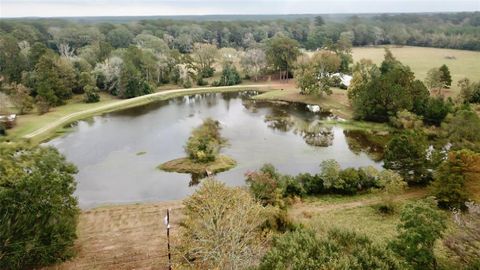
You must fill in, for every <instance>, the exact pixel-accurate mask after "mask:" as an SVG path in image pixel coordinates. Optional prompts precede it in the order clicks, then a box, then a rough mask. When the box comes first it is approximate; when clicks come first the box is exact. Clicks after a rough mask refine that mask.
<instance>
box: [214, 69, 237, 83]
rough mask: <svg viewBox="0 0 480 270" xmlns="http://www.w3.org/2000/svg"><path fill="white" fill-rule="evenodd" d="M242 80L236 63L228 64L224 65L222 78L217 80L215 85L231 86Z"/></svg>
mask: <svg viewBox="0 0 480 270" xmlns="http://www.w3.org/2000/svg"><path fill="white" fill-rule="evenodd" d="M241 82H242V79H241V78H240V74H239V73H238V71H237V68H235V66H234V65H231V64H226V65H225V66H223V70H222V76H221V77H220V80H218V81H215V82H214V83H213V85H214V86H230V85H236V84H239V83H241Z"/></svg>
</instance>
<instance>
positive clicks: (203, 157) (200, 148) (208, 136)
mask: <svg viewBox="0 0 480 270" xmlns="http://www.w3.org/2000/svg"><path fill="white" fill-rule="evenodd" d="M225 142H226V140H225V139H224V138H222V136H221V135H220V123H219V122H218V121H215V120H213V119H211V118H208V119H206V120H205V121H203V124H202V125H200V126H199V127H197V128H196V129H194V130H193V132H192V135H191V136H190V138H188V142H187V145H186V146H185V152H186V153H187V154H188V157H189V158H190V159H191V160H193V161H195V162H202V163H205V162H211V161H214V160H215V159H216V157H217V155H218V153H219V151H220V148H221V147H222V145H223V144H225Z"/></svg>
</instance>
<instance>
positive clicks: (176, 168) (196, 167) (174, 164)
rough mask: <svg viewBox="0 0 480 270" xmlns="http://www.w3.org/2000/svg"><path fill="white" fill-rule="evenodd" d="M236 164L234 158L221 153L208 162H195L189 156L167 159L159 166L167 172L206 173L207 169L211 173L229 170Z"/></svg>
mask: <svg viewBox="0 0 480 270" xmlns="http://www.w3.org/2000/svg"><path fill="white" fill-rule="evenodd" d="M236 165H237V162H236V161H235V160H234V159H232V158H230V157H228V156H224V155H219V156H218V157H217V158H216V159H215V160H214V161H210V162H206V163H199V162H194V161H192V160H191V159H190V158H188V157H184V158H178V159H174V160H170V161H167V162H165V163H163V164H161V165H160V166H158V168H159V169H161V170H164V171H166V172H178V173H193V174H204V173H206V172H207V171H208V172H210V173H219V172H224V171H228V170H230V169H231V168H233V167H235V166H236Z"/></svg>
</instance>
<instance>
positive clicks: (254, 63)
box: [240, 49, 267, 81]
mask: <svg viewBox="0 0 480 270" xmlns="http://www.w3.org/2000/svg"><path fill="white" fill-rule="evenodd" d="M240 63H241V64H242V67H243V72H244V73H245V74H247V75H248V76H249V77H250V78H253V80H254V81H257V80H258V77H259V76H260V75H262V73H263V71H264V69H265V68H266V66H267V58H266V55H265V52H264V51H263V50H262V49H249V50H247V51H246V52H245V54H244V56H243V57H242V60H241V61H240Z"/></svg>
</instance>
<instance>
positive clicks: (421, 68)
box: [353, 47, 480, 91]
mask: <svg viewBox="0 0 480 270" xmlns="http://www.w3.org/2000/svg"><path fill="white" fill-rule="evenodd" d="M390 50H391V51H392V53H393V55H394V56H395V57H396V58H397V59H398V60H400V61H401V62H403V63H404V64H406V65H408V66H410V68H411V69H412V71H413V72H415V76H416V77H417V78H418V79H420V80H422V81H423V80H424V79H425V77H426V75H427V72H428V70H430V69H431V68H434V67H440V66H441V65H443V64H446V65H447V66H448V67H449V69H450V73H451V74H452V80H453V82H452V90H455V91H458V87H457V82H458V80H460V79H462V78H465V77H467V78H469V79H470V80H473V81H480V52H474V51H462V50H451V49H436V48H424V47H390ZM384 53H385V51H384V48H383V47H358V48H353V59H354V61H355V62H357V61H359V60H360V59H371V60H372V61H373V62H374V63H377V64H379V63H381V62H382V60H383V55H384ZM447 57H449V58H452V57H454V59H447Z"/></svg>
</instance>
